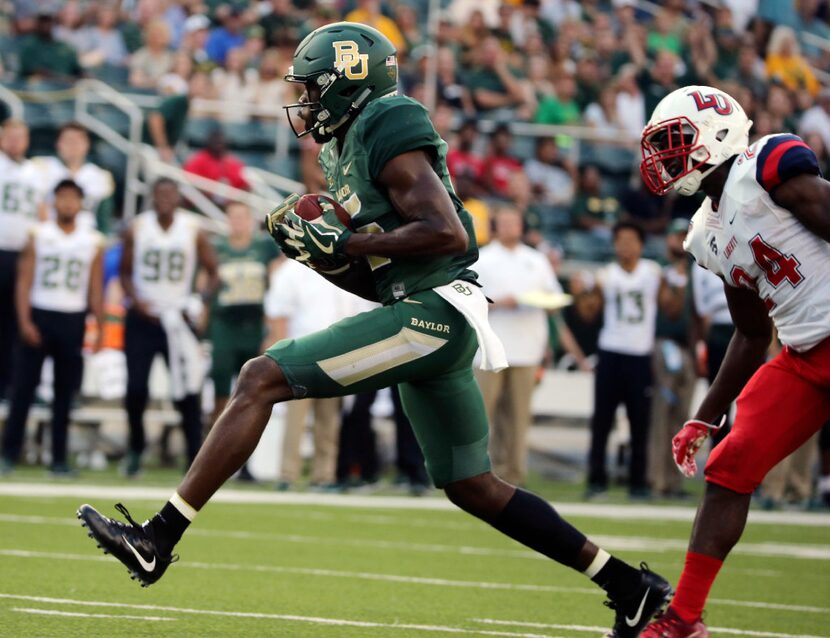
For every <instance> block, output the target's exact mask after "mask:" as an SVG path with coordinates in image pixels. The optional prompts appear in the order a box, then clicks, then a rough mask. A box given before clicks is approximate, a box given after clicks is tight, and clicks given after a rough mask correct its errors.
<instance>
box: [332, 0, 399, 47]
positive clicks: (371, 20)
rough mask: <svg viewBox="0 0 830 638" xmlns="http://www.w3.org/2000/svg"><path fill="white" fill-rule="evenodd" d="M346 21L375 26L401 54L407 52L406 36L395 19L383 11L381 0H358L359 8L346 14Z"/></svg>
mask: <svg viewBox="0 0 830 638" xmlns="http://www.w3.org/2000/svg"><path fill="white" fill-rule="evenodd" d="M346 22H359V23H361V24H366V25H368V26H370V27H374V28H375V29H377V30H378V31H380V32H381V33H382V34H383V35H385V36H386V37H387V38H389V41H390V42H391V43H392V45H393V46H394V47H395V49H397V51H398V53H399V54H405V53H406V52H407V48H406V38H404V36H403V34H402V33H401V30H400V29H399V28H398V25H397V24H395V21H394V20H392V18H388V17H386V16H385V15H383V14H382V13H381V11H380V2H379V0H357V8H356V9H354V10H353V11H350V12H349V13H347V14H346Z"/></svg>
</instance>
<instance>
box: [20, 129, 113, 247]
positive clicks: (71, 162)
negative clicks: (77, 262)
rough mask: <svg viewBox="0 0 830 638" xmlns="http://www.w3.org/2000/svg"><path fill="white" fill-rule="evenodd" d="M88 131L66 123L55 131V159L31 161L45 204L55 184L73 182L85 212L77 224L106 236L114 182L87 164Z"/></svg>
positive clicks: (99, 169)
mask: <svg viewBox="0 0 830 638" xmlns="http://www.w3.org/2000/svg"><path fill="white" fill-rule="evenodd" d="M89 148H90V140H89V132H88V131H87V130H86V128H84V126H83V125H81V124H78V123H77V122H67V123H66V124H64V125H63V126H61V128H60V130H59V131H58V137H57V140H56V141H55V152H56V153H57V157H52V156H42V157H35V158H33V159H32V165H33V166H34V168H35V169H36V170H37V172H38V175H39V178H40V180H41V188H42V189H43V191H42V192H43V193H44V195H45V199H46V201H47V203H49V204H50V205H51V204H52V201H51V195H52V190H53V189H54V186H55V184H57V183H58V182H60V181H61V180H64V179H72V180H74V181H75V182H76V183H77V184H78V185H79V186H80V187H81V188H83V189H84V210H83V211H82V212H81V214H80V216H79V217H78V223H80V224H85V225H88V226H90V227H92V228H97V229H98V230H100V231H101V232H104V233H106V232H107V231H108V230H109V224H110V221H111V219H112V215H113V201H114V200H113V195H114V193H115V181H114V180H113V177H112V173H110V172H109V171H108V170H106V169H104V168H101V167H100V166H98V165H97V164H93V163H92V162H90V161H88V155H89Z"/></svg>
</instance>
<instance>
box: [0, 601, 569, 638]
mask: <svg viewBox="0 0 830 638" xmlns="http://www.w3.org/2000/svg"><path fill="white" fill-rule="evenodd" d="M0 598H7V599H10V600H26V601H31V602H37V603H46V604H54V605H78V606H85V607H115V608H122V609H142V610H146V611H166V612H171V613H178V614H194V615H197V616H226V617H230V618H253V619H258V620H282V621H289V622H302V623H310V624H315V625H335V626H339V627H361V628H366V629H398V630H401V629H407V630H412V631H425V632H431V633H444V634H467V635H473V636H505V637H508V638H560V637H559V636H550V635H548V634H530V633H517V632H512V631H490V630H487V631H481V630H479V629H464V628H463V627H445V626H441V625H417V624H408V623H382V622H370V621H362V620H343V619H339V618H322V617H315V616H295V615H293V614H265V613H258V612H250V611H220V610H218V609H194V608H190V607H168V606H165V605H135V604H130V603H112V602H105V601H100V600H72V599H69V598H51V597H47V596H23V595H20V594H2V593H0ZM120 617H121V618H125V617H126V616H120Z"/></svg>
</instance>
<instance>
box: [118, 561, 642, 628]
mask: <svg viewBox="0 0 830 638" xmlns="http://www.w3.org/2000/svg"><path fill="white" fill-rule="evenodd" d="M133 551H135V550H133ZM650 591H651V587H649V588H648V589H646V593H645V594H643V599H642V600H641V601H640V608H639V609H638V610H637V614H636V615H635V616H634V618H629V617H628V616H626V617H625V624H626V625H628V626H629V627H636V625H637V623H638V622H640V616H642V615H643V607H645V604H646V598H648V594H649V592H650Z"/></svg>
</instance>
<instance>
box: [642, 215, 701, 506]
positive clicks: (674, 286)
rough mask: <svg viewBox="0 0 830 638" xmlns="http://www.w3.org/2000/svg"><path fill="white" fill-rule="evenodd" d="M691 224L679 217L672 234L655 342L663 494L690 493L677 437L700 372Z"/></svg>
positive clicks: (656, 435)
mask: <svg viewBox="0 0 830 638" xmlns="http://www.w3.org/2000/svg"><path fill="white" fill-rule="evenodd" d="M688 226H689V223H688V221H687V220H685V219H675V220H674V221H673V222H672V223H671V225H670V226H669V232H668V237H667V238H666V252H667V255H666V257H667V258H668V261H669V265H668V266H666V267H665V268H664V269H663V283H662V285H661V286H660V293H659V296H658V298H657V328H656V341H655V346H654V358H653V367H654V393H653V397H652V410H651V428H650V432H649V453H648V460H649V471H648V477H649V482H650V483H651V489H652V490H653V491H654V492H655V493H656V494H659V495H661V496H666V497H669V498H677V497H683V496H685V492H684V491H683V482H682V476H681V475H680V473H679V472H678V471H677V468H676V467H675V465H674V457H673V456H672V452H671V439H672V437H673V436H674V435H675V434H676V433H677V424H678V423H683V422H684V421H686V419H688V418H689V408H690V406H691V403H692V394H693V393H694V389H695V383H696V381H697V374H696V372H695V366H694V355H693V352H692V344H693V339H692V338H691V337H690V330H691V328H692V290H691V285H690V284H689V270H690V266H691V263H690V259H689V256H688V254H686V251H685V250H684V249H683V240H684V239H685V238H686V231H687V229H688Z"/></svg>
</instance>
